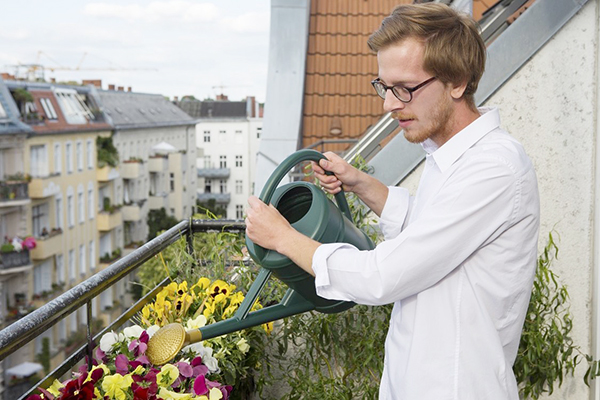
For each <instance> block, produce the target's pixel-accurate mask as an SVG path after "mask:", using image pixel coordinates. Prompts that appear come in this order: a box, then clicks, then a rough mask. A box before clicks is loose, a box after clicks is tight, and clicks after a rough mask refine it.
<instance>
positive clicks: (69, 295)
mask: <svg viewBox="0 0 600 400" xmlns="http://www.w3.org/2000/svg"><path fill="white" fill-rule="evenodd" d="M243 229H245V224H244V222H243V221H239V220H192V219H190V220H184V221H181V222H179V223H178V224H177V225H175V226H174V227H172V228H171V229H169V230H167V231H166V232H164V233H162V234H161V235H159V236H157V237H156V238H154V239H152V240H151V241H149V242H147V243H145V244H144V245H142V246H140V247H138V248H137V249H136V250H134V251H133V252H131V253H130V254H128V255H126V256H124V257H122V258H120V259H119V260H118V261H116V262H115V263H113V264H111V265H110V266H108V267H107V268H106V269H104V270H102V271H100V272H98V273H96V274H94V275H92V276H91V277H90V278H88V279H86V280H85V281H83V282H81V283H79V284H78V285H76V286H74V287H73V288H71V289H69V290H68V291H66V292H65V293H63V294H61V295H60V296H58V297H56V298H55V299H53V300H51V301H50V302H48V303H46V304H44V305H43V306H41V307H40V308H38V309H37V310H35V311H32V312H31V313H29V314H27V315H26V316H24V317H23V318H21V319H19V320H17V321H15V322H14V323H12V324H11V325H9V326H8V327H6V328H5V329H3V330H2V331H0V361H1V360H3V359H4V358H6V357H7V356H8V355H10V354H12V353H14V352H15V351H16V350H18V349H19V348H20V347H22V346H23V345H25V344H27V343H28V342H30V341H31V340H33V339H35V338H36V337H37V336H39V335H40V334H41V333H43V332H45V331H46V330H47V329H49V328H50V327H52V326H53V325H54V324H56V323H57V322H58V321H60V320H62V319H64V317H66V316H67V315H68V314H70V313H72V312H73V311H75V310H77V309H78V308H80V307H82V306H83V305H85V304H86V303H88V302H91V301H92V299H93V298H94V297H96V296H98V295H99V294H100V293H101V292H103V291H104V290H105V289H106V288H108V287H109V286H112V285H113V284H114V283H116V282H117V281H119V280H120V279H121V278H123V277H125V276H126V275H128V274H129V273H131V272H132V271H133V270H135V269H136V268H138V267H139V266H141V265H142V264H143V263H144V262H146V261H147V260H148V259H150V258H151V257H152V256H154V255H156V254H158V253H159V252H160V251H162V250H164V249H165V248H167V247H168V246H169V245H171V244H173V243H174V242H176V241H177V240H178V239H180V238H182V237H183V236H184V235H186V238H187V244H188V246H187V248H188V251H190V252H191V240H192V234H193V233H194V232H201V231H204V232H206V231H210V230H219V231H225V230H227V231H240V230H243ZM88 323H89V321H88Z"/></svg>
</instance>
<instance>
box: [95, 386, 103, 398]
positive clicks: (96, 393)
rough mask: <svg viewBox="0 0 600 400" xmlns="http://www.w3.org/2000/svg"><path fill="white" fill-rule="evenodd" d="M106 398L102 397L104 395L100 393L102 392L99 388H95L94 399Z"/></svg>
mask: <svg viewBox="0 0 600 400" xmlns="http://www.w3.org/2000/svg"><path fill="white" fill-rule="evenodd" d="M103 398H104V396H102V393H100V391H99V390H98V388H97V387H94V399H100V400H102V399H103Z"/></svg>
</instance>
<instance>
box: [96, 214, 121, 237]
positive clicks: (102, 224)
mask: <svg viewBox="0 0 600 400" xmlns="http://www.w3.org/2000/svg"><path fill="white" fill-rule="evenodd" d="M122 224H123V214H121V210H120V209H118V210H115V211H113V212H108V211H102V212H100V213H98V222H97V226H98V230H99V231H102V232H107V231H111V230H113V229H115V228H116V227H118V226H120V225H122Z"/></svg>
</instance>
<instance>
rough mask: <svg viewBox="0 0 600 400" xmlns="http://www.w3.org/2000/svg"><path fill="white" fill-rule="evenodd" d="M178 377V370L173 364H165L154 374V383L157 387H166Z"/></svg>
mask: <svg viewBox="0 0 600 400" xmlns="http://www.w3.org/2000/svg"><path fill="white" fill-rule="evenodd" d="M178 376H179V370H178V369H177V367H176V366H174V365H173V364H165V365H163V366H162V368H161V369H160V372H159V373H158V374H156V383H157V384H158V386H162V387H168V386H171V385H172V384H173V382H175V379H177V377H178Z"/></svg>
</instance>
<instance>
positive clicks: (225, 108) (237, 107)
mask: <svg viewBox="0 0 600 400" xmlns="http://www.w3.org/2000/svg"><path fill="white" fill-rule="evenodd" d="M177 105H178V107H179V108H181V109H182V110H183V111H185V112H186V113H187V114H189V115H190V116H192V117H194V118H201V119H211V118H214V119H219V118H236V119H237V118H240V119H246V118H247V102H246V101H245V100H244V101H214V100H209V101H200V100H193V99H183V100H181V101H180V102H179V103H178V104H177Z"/></svg>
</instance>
